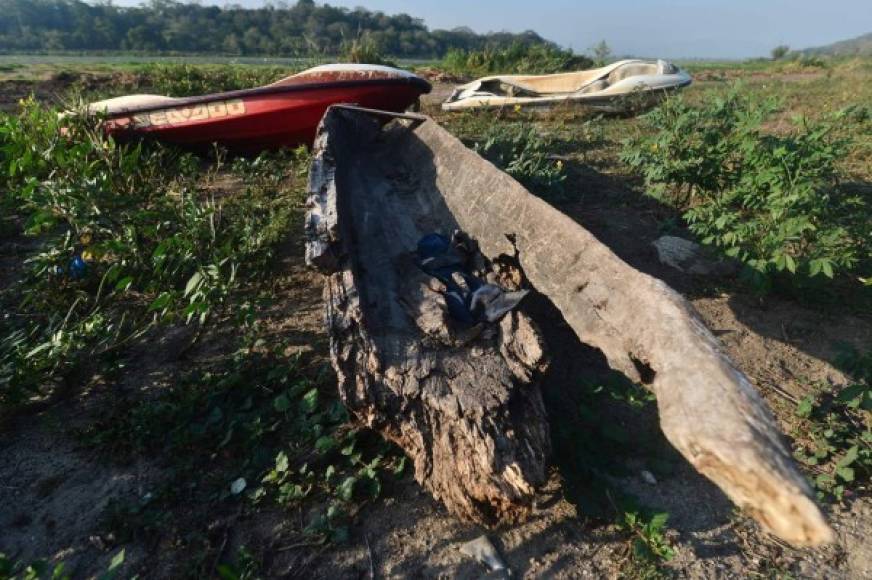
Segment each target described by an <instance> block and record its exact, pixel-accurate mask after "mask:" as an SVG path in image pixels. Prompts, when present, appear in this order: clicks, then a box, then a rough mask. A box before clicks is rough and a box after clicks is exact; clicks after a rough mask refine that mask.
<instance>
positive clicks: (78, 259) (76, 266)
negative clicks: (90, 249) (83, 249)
mask: <svg viewBox="0 0 872 580" xmlns="http://www.w3.org/2000/svg"><path fill="white" fill-rule="evenodd" d="M68 270H69V272H70V278H84V277H85V274H87V273H88V263H87V262H85V260H84V259H83V258H82V256H79V255H76V256H74V257H73V259H72V260H70V265H69V268H68Z"/></svg>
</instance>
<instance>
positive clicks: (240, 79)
mask: <svg viewBox="0 0 872 580" xmlns="http://www.w3.org/2000/svg"><path fill="white" fill-rule="evenodd" d="M293 72H295V70H294V69H292V68H289V67H281V66H242V65H218V66H216V65H191V64H148V65H143V66H142V67H139V68H138V69H137V70H136V75H135V77H134V78H135V81H134V84H136V85H137V86H138V87H141V88H143V89H148V90H151V91H154V92H156V93H159V94H162V95H167V96H170V97H188V96H194V95H207V94H210V93H219V92H223V91H235V90H239V89H250V88H254V87H259V86H261V85H265V84H269V83H272V82H275V81H277V80H279V79H280V78H282V77H285V76H288V75H290V74H292V73H293Z"/></svg>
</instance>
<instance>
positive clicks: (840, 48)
mask: <svg viewBox="0 0 872 580" xmlns="http://www.w3.org/2000/svg"><path fill="white" fill-rule="evenodd" d="M800 52H802V53H804V54H816V55H822V56H872V32H869V33H867V34H864V35H862V36H858V37H857V38H851V39H849V40H840V41H839V42H834V43H832V44H827V45H826V46H816V47H813V48H806V49H805V50H802V51H800Z"/></svg>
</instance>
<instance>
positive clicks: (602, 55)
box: [590, 40, 612, 66]
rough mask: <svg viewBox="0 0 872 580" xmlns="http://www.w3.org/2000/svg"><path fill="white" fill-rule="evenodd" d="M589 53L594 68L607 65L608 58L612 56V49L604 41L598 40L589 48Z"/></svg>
mask: <svg viewBox="0 0 872 580" xmlns="http://www.w3.org/2000/svg"><path fill="white" fill-rule="evenodd" d="M590 52H591V54H593V60H594V63H595V64H596V66H605V65H606V64H607V63H608V60H609V58H610V57H611V56H612V49H611V48H610V47H609V45H608V44H607V43H606V41H605V40H600V41H599V42H598V43H597V44H595V45H594V46H593V47H591V49H590Z"/></svg>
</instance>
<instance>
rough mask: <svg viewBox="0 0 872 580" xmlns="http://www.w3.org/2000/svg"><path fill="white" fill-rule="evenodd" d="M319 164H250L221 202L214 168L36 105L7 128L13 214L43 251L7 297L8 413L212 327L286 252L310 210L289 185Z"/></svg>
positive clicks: (1, 346)
mask: <svg viewBox="0 0 872 580" xmlns="http://www.w3.org/2000/svg"><path fill="white" fill-rule="evenodd" d="M62 129H63V131H62ZM306 155H307V154H306V153H305V152H303V151H300V152H298V153H294V154H285V155H280V156H278V157H274V156H263V157H260V158H257V159H254V160H245V159H241V160H238V161H236V162H234V164H233V166H232V167H231V168H230V171H231V172H233V173H237V174H239V175H241V176H242V177H243V178H244V179H243V182H244V183H245V186H244V187H245V191H243V192H241V193H240V194H239V195H226V194H225V195H223V196H220V197H216V195H215V190H214V188H212V187H210V183H211V182H212V180H213V178H214V177H215V176H216V175H217V173H215V170H214V169H213V170H204V169H202V166H201V164H200V162H199V160H197V159H196V158H194V157H192V156H190V155H186V154H182V153H179V152H177V151H174V150H171V149H167V148H164V147H160V146H156V145H150V146H146V145H143V144H131V145H121V144H119V143H116V142H115V141H114V140H112V139H107V138H106V137H105V136H104V134H103V132H102V130H101V129H100V128H99V121H98V120H95V119H87V118H84V117H67V118H66V119H63V120H60V119H59V118H58V116H57V113H56V112H55V111H52V110H49V109H45V108H43V107H41V106H39V105H37V104H36V103H34V102H32V101H31V102H27V103H25V104H24V105H23V107H22V110H21V112H20V113H19V114H18V115H15V116H13V115H4V116H2V117H0V164H2V165H3V167H4V168H7V172H6V173H5V174H3V175H2V176H0V188H2V191H3V193H2V198H0V208H3V209H4V213H9V214H14V215H16V216H18V222H19V223H20V224H21V226H20V228H21V231H20V232H19V234H18V235H24V236H31V237H34V238H36V239H37V240H38V241H37V243H35V244H32V245H31V249H30V250H29V251H28V252H27V255H26V256H24V257H23V259H22V260H21V263H20V267H19V268H17V269H18V270H20V272H21V274H20V280H18V282H17V283H15V284H13V285H12V286H10V287H8V288H5V289H3V291H2V292H0V304H2V306H3V311H4V320H3V326H2V331H0V404H3V403H6V404H15V403H21V402H23V401H25V400H27V399H29V398H30V397H32V396H34V395H40V394H45V393H46V392H47V391H50V390H51V387H52V385H55V384H58V383H63V382H65V381H67V380H68V379H69V377H71V376H73V375H74V374H75V372H76V369H78V368H80V367H82V366H83V365H87V364H90V363H91V362H93V361H94V359H97V358H99V357H101V356H103V355H108V354H109V353H111V352H113V351H115V350H116V349H118V348H120V347H122V346H123V345H125V344H127V343H129V342H131V341H132V340H135V339H136V338H137V337H138V336H140V335H141V334H142V333H144V332H145V331H146V330H147V329H148V328H149V327H150V325H152V324H154V323H156V322H160V321H171V320H178V321H182V322H198V323H200V324H203V323H205V322H206V321H207V320H208V319H210V317H212V316H215V315H218V314H220V313H222V312H224V311H225V309H226V308H229V307H230V306H231V305H232V301H230V300H229V298H230V297H231V296H232V295H233V293H234V291H235V289H236V288H237V287H238V286H239V285H240V284H242V283H244V282H246V281H249V280H254V279H256V278H257V277H258V276H260V275H262V274H263V273H265V271H266V270H267V268H266V265H267V264H268V261H269V258H270V256H271V254H272V251H273V247H274V246H275V245H276V243H277V242H278V241H279V240H281V239H283V237H284V235H285V233H286V231H287V228H288V227H289V221H290V219H291V217H292V215H293V212H294V211H295V209H294V208H295V206H299V204H300V202H301V201H302V200H301V199H297V200H292V199H288V195H289V194H288V193H282V191H284V190H283V189H281V188H280V187H279V185H280V183H281V181H282V180H285V179H288V178H290V177H296V176H297V174H298V172H299V171H300V170H301V169H304V165H305V158H306ZM219 166H220V163H219Z"/></svg>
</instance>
